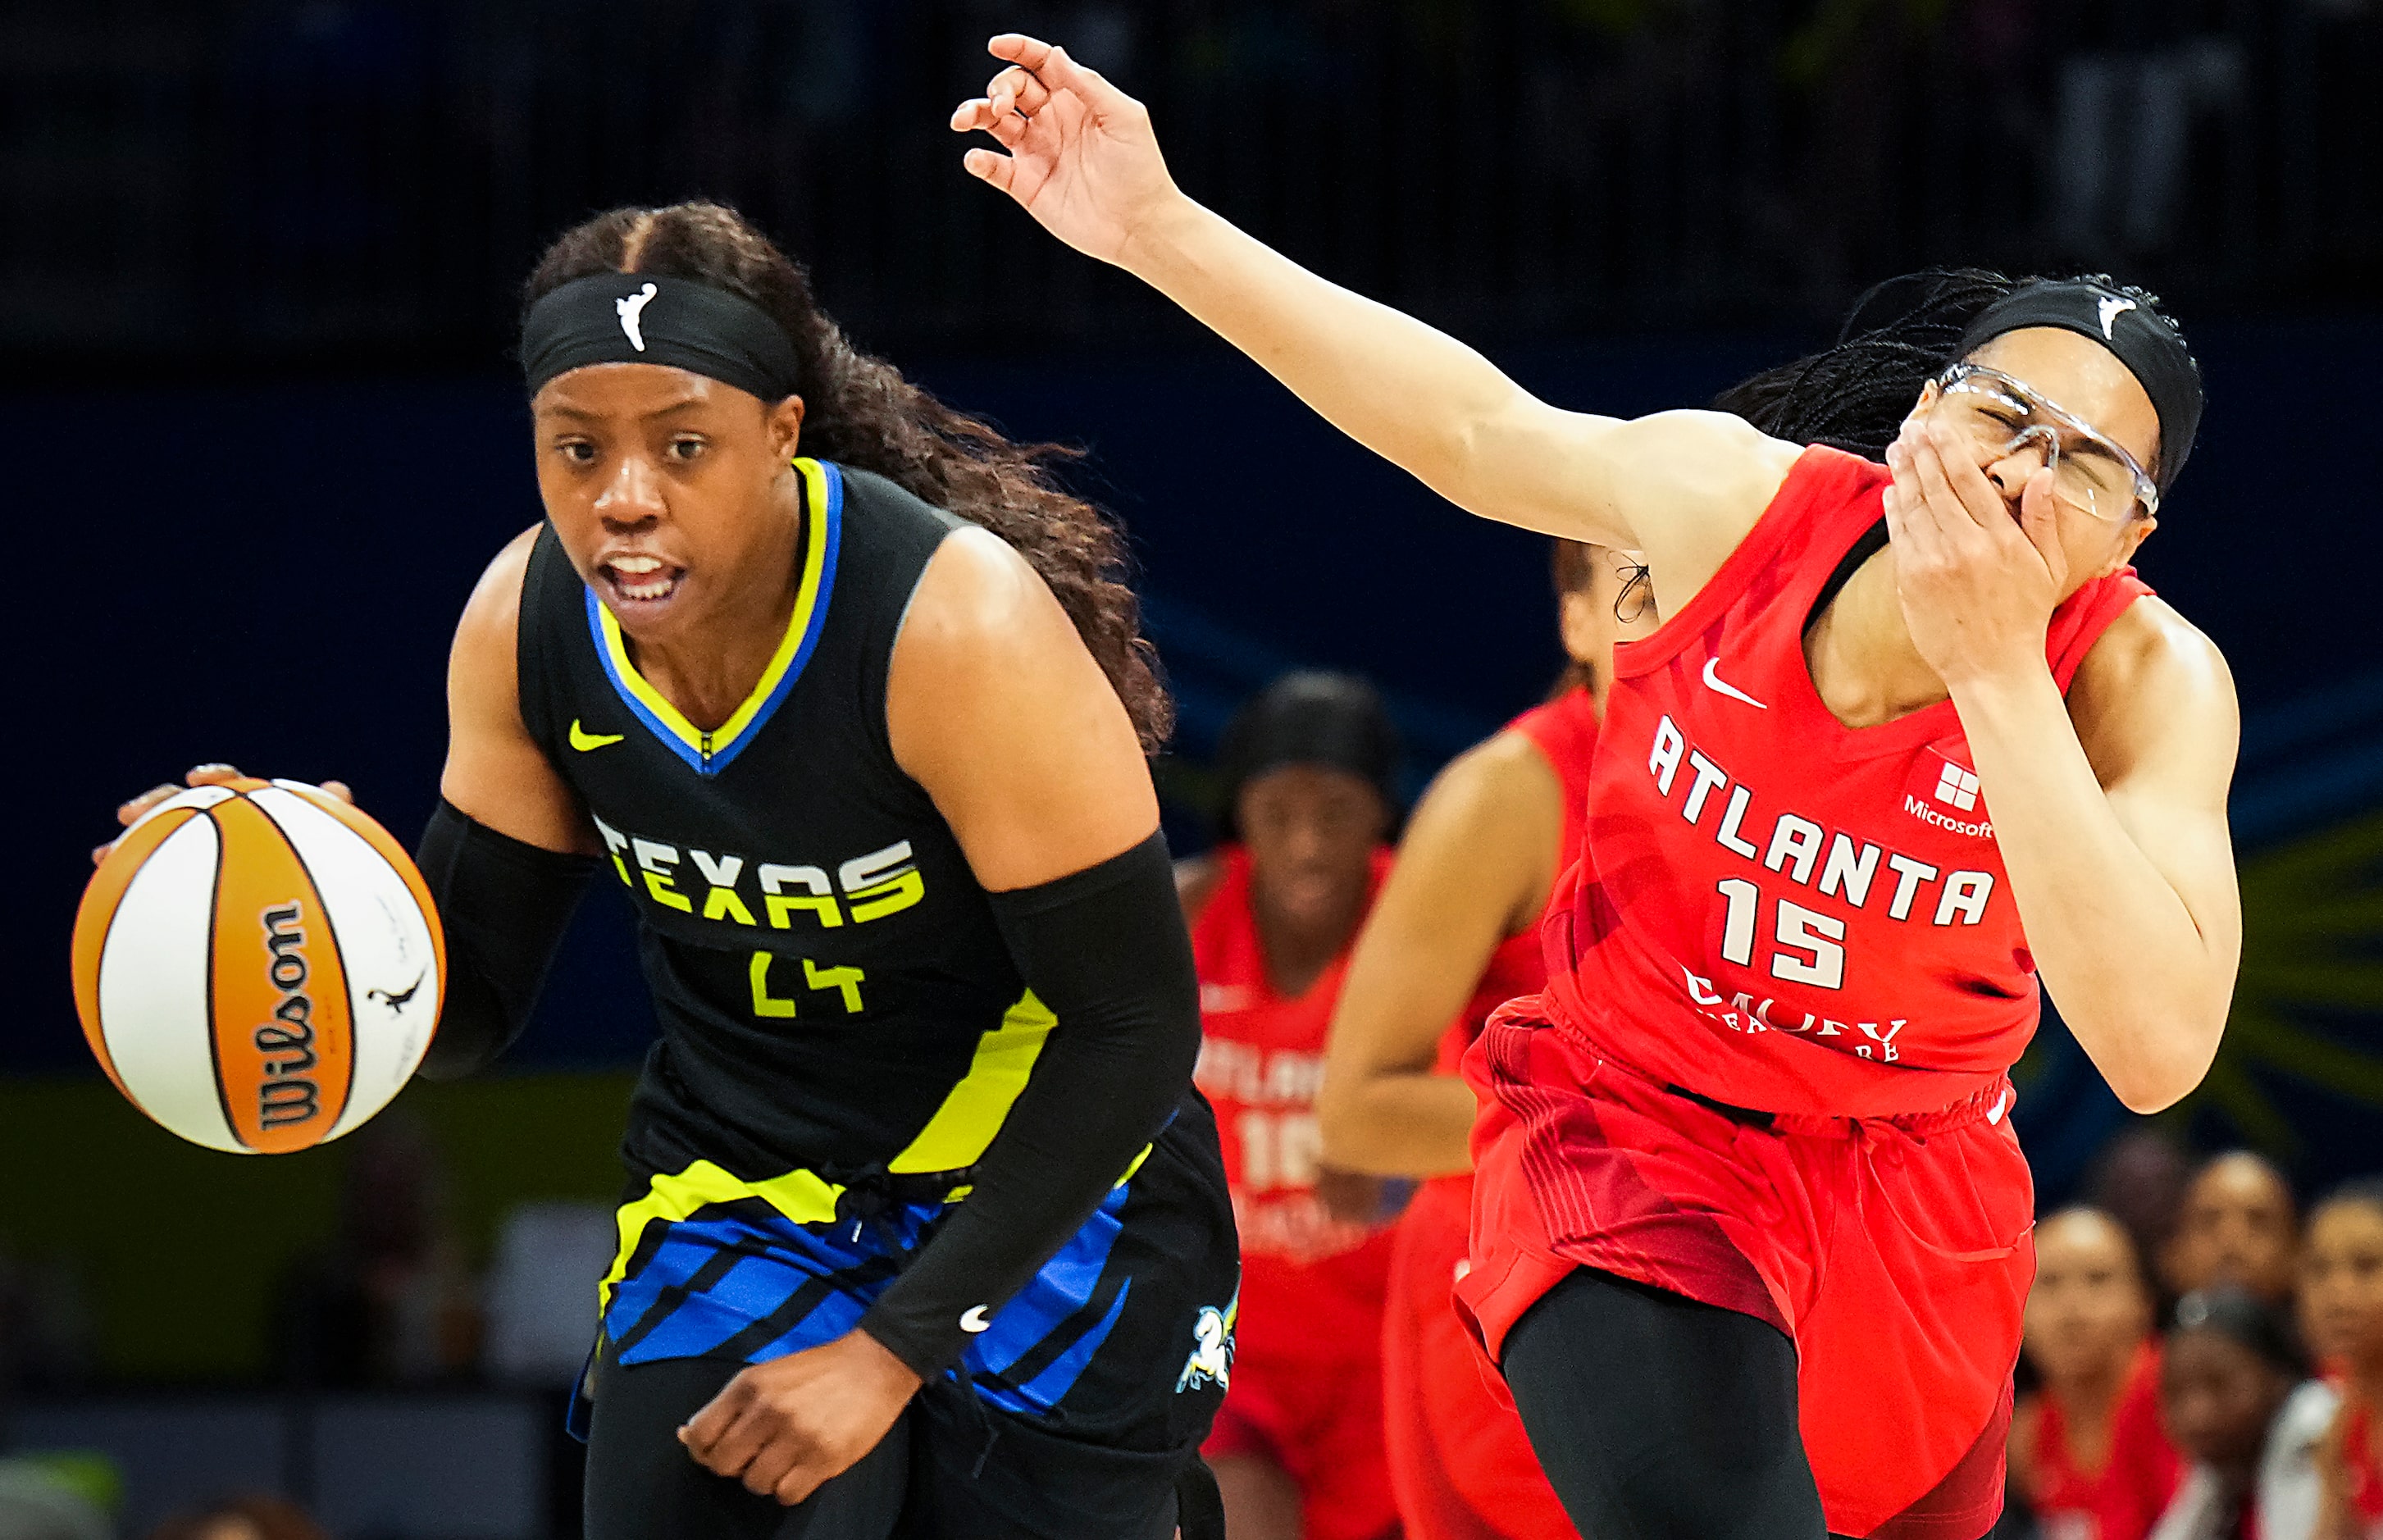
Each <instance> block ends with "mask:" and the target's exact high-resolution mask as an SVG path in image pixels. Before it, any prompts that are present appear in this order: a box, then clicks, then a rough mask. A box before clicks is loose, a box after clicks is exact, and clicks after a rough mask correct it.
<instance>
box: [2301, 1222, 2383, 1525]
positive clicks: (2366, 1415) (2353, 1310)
mask: <svg viewBox="0 0 2383 1540" xmlns="http://www.w3.org/2000/svg"><path fill="white" fill-rule="evenodd" d="M2301 1310H2302V1317H2303V1321H2304V1322H2305V1323H2306V1330H2307V1333H2308V1336H2309V1338H2310V1346H2312V1347H2313V1348H2315V1349H2317V1351H2318V1354H2319V1356H2320V1358H2322V1359H2324V1360H2325V1361H2326V1367H2327V1370H2328V1371H2329V1372H2332V1373H2336V1374H2339V1375H2340V1380H2341V1382H2342V1398H2341V1411H2340V1413H2339V1414H2337V1415H2336V1416H2335V1418H2334V1421H2333V1427H2332V1429H2331V1430H2330V1431H2329V1432H2328V1433H2327V1435H2326V1439H2325V1442H2324V1444H2323V1445H2322V1446H2320V1447H2319V1449H2318V1452H2317V1465H2318V1470H2319V1472H2320V1473H2321V1474H2322V1475H2323V1477H2324V1480H2325V1509H2324V1513H2323V1516H2322V1518H2321V1519H2320V1521H2319V1522H2318V1524H2317V1531H2316V1540H2383V1412H2378V1410H2377V1409H2378V1408H2383V1179H2378V1178H2376V1177H2368V1178H2366V1179H2364V1180H2363V1181H2356V1182H2352V1183H2350V1184H2348V1185H2347V1186H2345V1187H2342V1188H2340V1189H2336V1190H2335V1191H2334V1192H2333V1194H2332V1195H2331V1196H2329V1197H2327V1199H2326V1200H2325V1201H2323V1202H2322V1203H2319V1204H2318V1205H2317V1206H2316V1212H2315V1214H2311V1215H2310V1216H2309V1229H2308V1245H2307V1250H2306V1254H2305V1256H2304V1257H2303V1260H2302V1264H2301Z"/></svg>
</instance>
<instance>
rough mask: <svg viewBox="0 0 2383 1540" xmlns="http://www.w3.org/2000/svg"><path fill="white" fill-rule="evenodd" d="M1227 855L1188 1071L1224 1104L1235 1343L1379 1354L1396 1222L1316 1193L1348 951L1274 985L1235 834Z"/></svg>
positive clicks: (1210, 908) (1219, 1120) (1378, 878)
mask: <svg viewBox="0 0 2383 1540" xmlns="http://www.w3.org/2000/svg"><path fill="white" fill-rule="evenodd" d="M1219 856H1220V859H1221V861H1222V864H1223V867H1224V873H1223V876H1222V877H1221V878H1220V879H1219V880H1218V881H1217V883H1216V891H1215V892H1214V893H1211V894H1210V895H1209V898H1208V901H1207V903H1206V904H1205V905H1204V906H1202V908H1201V910H1200V913H1199V914H1198V916H1197V917H1195V918H1193V920H1192V922H1191V953H1192V956H1193V959H1194V960H1195V961H1196V962H1197V963H1198V965H1199V970H1200V1064H1199V1068H1198V1069H1197V1070H1196V1071H1195V1072H1194V1074H1193V1078H1194V1080H1195V1082H1196V1083H1197V1084H1198V1085H1199V1087H1200V1090H1202V1091H1203V1092H1204V1094H1205V1095H1206V1096H1207V1098H1208V1100H1209V1102H1210V1103H1213V1104H1214V1105H1215V1107H1216V1130H1217V1132H1218V1134H1219V1135H1220V1136H1221V1137H1222V1142H1223V1145H1224V1153H1225V1177H1226V1180H1227V1181H1228V1182H1229V1184H1230V1186H1231V1188H1232V1193H1233V1219H1234V1223H1235V1224H1236V1225H1237V1226H1239V1227H1240V1229H1241V1315H1240V1322H1239V1326H1238V1337H1239V1353H1240V1355H1241V1357H1243V1358H1249V1357H1255V1358H1258V1359H1260V1360H1263V1359H1265V1358H1267V1357H1272V1356H1277V1355H1280V1356H1287V1357H1303V1358H1314V1357H1318V1356H1321V1357H1347V1356H1351V1355H1352V1354H1362V1355H1365V1356H1371V1355H1374V1354H1376V1353H1378V1352H1379V1351H1380V1342H1381V1311H1382V1299H1383V1295H1384V1294H1385V1292H1386V1291H1387V1290H1388V1288H1389V1263H1390V1236H1391V1231H1390V1229H1389V1227H1388V1226H1377V1227H1367V1226H1361V1225H1352V1224H1349V1223H1346V1222H1344V1221H1341V1220H1338V1219H1334V1218H1333V1217H1332V1216H1331V1215H1330V1214H1327V1213H1326V1212H1325V1209H1324V1205H1323V1202H1322V1201H1320V1200H1319V1199H1318V1198H1317V1197H1316V1195H1315V1174H1316V1163H1317V1157H1318V1156H1319V1155H1320V1154H1321V1153H1322V1152H1323V1148H1324V1140H1323V1136H1322V1133H1321V1131H1320V1129H1319V1127H1318V1126H1317V1123H1316V1121H1315V1092H1316V1090H1317V1088H1318V1087H1319V1086H1320V1085H1321V1084H1322V1083H1323V1079H1324V1043H1325V1039H1326V1037H1327V1033H1328V1031H1329V1029H1330V1027H1331V1025H1332V1008H1333V1006H1334V1005H1335V1004H1337V1003H1338V1002H1339V1000H1340V980H1341V979H1342V978H1343V977H1344V976H1346V974H1347V973H1348V970H1349V955H1348V953H1347V952H1345V951H1344V952H1342V953H1341V955H1340V956H1338V957H1336V958H1334V959H1333V960H1332V964H1331V966H1330V967H1327V968H1326V969H1325V970H1324V972H1323V974H1322V975H1321V976H1320V977H1318V978H1317V979H1316V980H1315V983H1314V984H1312V985H1310V986H1309V987H1308V990H1307V992H1306V993H1304V994H1303V995H1300V996H1299V997H1298V998H1296V999H1285V998H1283V997H1282V996H1281V995H1278V994H1277V993H1276V992H1275V991H1274V985H1273V984H1272V982H1271V981H1270V980H1269V979H1267V976H1266V953H1265V949H1264V948H1263V947H1262V946H1261V945H1260V943H1259V941H1258V926H1257V916H1256V914H1255V912H1254V910H1253V908H1252V906H1251V898H1252V894H1251V891H1250V878H1251V871H1250V856H1249V852H1248V851H1247V850H1245V849H1243V848H1241V846H1239V845H1227V846H1225V847H1223V849H1222V850H1221V851H1220V852H1219ZM1389 866H1390V853H1389V851H1388V850H1380V851H1377V852H1376V853H1375V855H1374V871H1373V889H1372V892H1371V893H1368V894H1367V895H1366V900H1365V904H1366V907H1367V908H1368V909H1371V908H1372V906H1373V894H1374V893H1379V892H1380V891H1381V885H1382V879H1383V877H1384V876H1385V875H1387V874H1388V872H1389Z"/></svg>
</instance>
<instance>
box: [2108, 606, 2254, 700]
mask: <svg viewBox="0 0 2383 1540" xmlns="http://www.w3.org/2000/svg"><path fill="white" fill-rule="evenodd" d="M2069 697H2070V700H2071V702H2072V703H2078V702H2082V703H2084V704H2086V705H2088V706H2089V707H2091V708H2096V709H2112V710H2115V709H2118V708H2122V707H2130V708H2133V709H2135V710H2143V711H2156V712H2161V713H2174V712H2179V711H2183V712H2202V711H2212V712H2217V713H2221V714H2223V715H2226V716H2228V717H2231V716H2233V715H2234V714H2235V713H2236V709H2237V708H2236V702H2235V695H2234V675H2233V672H2232V671H2231V670H2229V668H2228V667H2227V666H2226V656H2225V654H2224V653H2222V652H2220V651H2219V650H2218V647H2217V644H2216V642H2214V641H2212V640H2211V639H2210V638H2209V635H2208V634H2207V633H2206V632H2204V631H2203V630H2202V629H2201V628H2200V627H2199V626H2196V625H2194V624H2193V623H2192V622H2191V621H2188V620H2186V619H2185V618H2184V616H2183V615H2182V614H2180V613H2179V612H2178V610H2177V609H2176V607H2175V606H2174V605H2172V604H2170V603H2168V602H2167V600H2166V599H2163V598H2159V597H2158V596H2157V595H2155V594H2145V595H2143V596H2142V598H2138V599H2136V600H2135V601H2134V602H2133V603H2132V604H2130V605H2128V606H2127V607H2126V609H2124V610H2120V611H2119V612H2118V617H2117V618H2116V619H2115V620H2113V621H2112V622H2110V624H2109V628H2108V629H2107V630H2105V631H2104V632H2103V633H2102V634H2101V635H2100V636H2098V637H2096V638H2095V639H2094V642H2093V647H2091V648H2090V649H2088V651H2087V652H2086V654H2085V658H2084V660H2083V662H2082V663H2081V664H2080V665H2079V667H2078V670H2077V677H2076V680H2075V683H2074V684H2072V685H2071V686H2070V690H2069Z"/></svg>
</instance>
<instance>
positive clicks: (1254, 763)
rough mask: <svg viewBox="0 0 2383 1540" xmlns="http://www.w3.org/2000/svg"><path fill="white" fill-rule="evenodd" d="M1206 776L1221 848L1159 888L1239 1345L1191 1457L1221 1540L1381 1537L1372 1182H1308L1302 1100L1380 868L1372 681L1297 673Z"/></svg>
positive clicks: (1378, 1223) (1318, 1147)
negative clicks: (1227, 1212) (1208, 1471)
mask: <svg viewBox="0 0 2383 1540" xmlns="http://www.w3.org/2000/svg"><path fill="white" fill-rule="evenodd" d="M1217 758H1218V760H1219V761H1220V769H1221V770H1223V772H1224V781H1225V796H1226V801H1225V811H1224V822H1225V828H1224V834H1225V843H1224V844H1222V845H1220V846H1219V847H1218V848H1217V849H1216V852H1215V853H1214V854H1212V855H1210V856H1196V857H1193V858H1192V859H1191V860H1188V861H1185V862H1184V863H1182V865H1181V866H1180V867H1179V869H1178V873H1177V881H1178V885H1179V891H1180V893H1181V896H1182V900H1183V913H1184V915H1185V917H1186V918H1187V919H1189V920H1190V922H1191V951H1192V955H1193V957H1194V958H1195V960H1196V961H1197V962H1198V964H1199V970H1200V1016H1201V1043H1200V1065H1199V1068H1198V1070H1197V1071H1196V1072H1195V1075H1194V1078H1195V1080H1196V1081H1197V1083H1198V1084H1199V1087H1200V1089H1201V1090H1203V1091H1204V1092H1205V1093H1206V1094H1207V1097H1208V1099H1209V1101H1211V1102H1212V1103H1215V1105H1216V1128H1217V1132H1218V1133H1219V1134H1221V1135H1222V1136H1223V1142H1224V1153H1225V1176H1226V1179H1227V1180H1228V1181H1229V1183H1230V1185H1231V1188H1232V1194H1233V1217H1234V1221H1235V1223H1236V1224H1237V1225H1238V1226H1240V1228H1241V1302H1240V1315H1239V1327H1240V1330H1239V1343H1238V1346H1237V1347H1236V1348H1234V1349H1233V1357H1232V1360H1231V1365H1232V1376H1231V1379H1230V1380H1229V1388H1228V1389H1227V1391H1226V1392H1225V1403H1224V1406H1223V1408H1222V1409H1221V1410H1220V1411H1218V1412H1217V1414H1216V1429H1215V1431H1214V1433H1212V1434H1211V1435H1210V1436H1209V1439H1208V1442H1207V1445H1206V1447H1205V1448H1204V1450H1203V1451H1202V1452H1203V1453H1204V1454H1205V1455H1206V1456H1207V1459H1208V1463H1209V1464H1210V1466H1212V1467H1213V1468H1214V1469H1215V1471H1216V1485H1217V1487H1218V1489H1219V1491H1221V1492H1222V1494H1223V1496H1224V1499H1225V1528H1226V1532H1227V1533H1228V1534H1230V1535H1231V1536H1232V1537H1233V1540H1378V1537H1381V1536H1386V1535H1389V1534H1393V1533H1395V1532H1396V1530H1397V1528H1398V1510H1397V1509H1396V1507H1395V1506H1394V1505H1393V1502H1392V1498H1391V1494H1390V1475H1389V1453H1388V1450H1387V1448H1385V1445H1384V1439H1383V1429H1382V1313H1383V1308H1384V1301H1385V1299H1386V1297H1387V1295H1388V1293H1389V1270H1390V1248H1391V1236H1392V1231H1391V1230H1390V1228H1389V1226H1387V1225H1386V1224H1385V1223H1383V1221H1384V1220H1385V1219H1386V1218H1387V1217H1389V1216H1388V1215H1387V1214H1384V1213H1383V1204H1382V1201H1381V1195H1382V1191H1383V1187H1382V1183H1381V1182H1380V1181H1379V1180H1378V1179H1377V1178H1375V1177H1361V1176H1357V1175H1355V1174H1353V1173H1347V1172H1333V1171H1328V1170H1327V1169H1325V1167H1324V1166H1323V1164H1322V1160H1321V1157H1322V1154H1323V1145H1324V1141H1323V1136H1322V1130H1321V1127H1320V1126H1319V1125H1318V1124H1317V1122H1316V1116H1315V1093H1316V1090H1317V1089H1318V1088H1319V1087H1320V1086H1321V1085H1322V1083H1323V1079H1324V1044H1325V1039H1326V1036H1327V1029H1328V1028H1329V1027H1330V1024H1331V1020H1332V1008H1333V1006H1334V1004H1336V1003H1337V1002H1338V1001H1339V998H1340V980H1341V977H1342V975H1343V974H1344V973H1345V972H1346V971H1347V969H1348V964H1349V948H1350V945H1351V943H1352V942H1354V941H1355V940H1356V938H1357V928H1358V927H1359V926H1360V925H1362V924H1363V923H1364V918H1365V915H1366V912H1367V911H1368V910H1370V909H1371V908H1372V907H1373V904H1374V895H1375V893H1377V891H1378V890H1379V889H1380V886H1381V881H1382V878H1383V876H1384V875H1385V874H1386V873H1387V872H1388V871H1389V862H1390V853H1389V847H1388V845H1387V844H1386V843H1385V842H1387V841H1388V840H1389V837H1390V835H1391V833H1392V832H1393V831H1394V829H1395V828H1396V826H1397V823H1398V814H1399V807H1398V802H1397V794H1396V792H1395V790H1394V782H1393V780H1392V776H1393V771H1394V770H1395V766H1396V761H1397V758H1398V740H1397V734H1396V732H1395V730H1394V729H1393V728H1392V727H1391V725H1390V720H1389V714H1388V712H1386V711H1385V710H1384V709H1383V707H1382V702H1381V697H1380V696H1377V695H1376V694H1375V693H1374V690H1373V687H1372V686H1371V685H1369V684H1364V682H1363V681H1361V680H1357V679H1352V678H1350V677H1348V676H1347V675H1345V674H1328V673H1295V674H1290V675H1288V676H1286V677H1285V678H1282V679H1280V680H1278V681H1276V682H1275V683H1274V684H1270V685H1268V686H1267V687H1266V689H1265V690H1264V691H1263V692H1261V693H1260V694H1259V695H1258V696H1257V697H1256V698H1255V699H1253V700H1252V701H1251V702H1250V703H1249V704H1248V705H1246V706H1244V707H1243V708H1241V710H1240V711H1239V712H1238V713H1236V714H1235V716H1234V718H1233V720H1232V721H1231V722H1230V723H1229V725H1228V726H1227V727H1226V729H1225V735H1224V740H1223V742H1222V744H1221V745H1220V747H1219V752H1218V755H1217ZM1232 1329H1233V1323H1231V1322H1227V1323H1226V1330H1227V1331H1231V1330H1232ZM1218 1377H1219V1378H1223V1377H1224V1376H1223V1375H1222V1374H1219V1375H1218Z"/></svg>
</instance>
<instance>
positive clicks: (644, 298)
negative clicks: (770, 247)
mask: <svg viewBox="0 0 2383 1540" xmlns="http://www.w3.org/2000/svg"><path fill="white" fill-rule="evenodd" d="M660 292H661V290H658V289H656V288H655V287H654V286H653V285H652V284H651V283H648V284H647V285H646V287H644V288H643V289H640V290H637V291H636V293H635V294H632V295H630V296H629V297H628V298H627V299H625V300H615V301H613V302H612V308H613V310H615V311H617V312H618V313H619V314H620V316H621V335H622V336H624V337H625V338H627V339H629V346H631V347H632V348H635V349H636V350H637V351H639V352H644V351H646V334H645V331H644V328H643V325H642V323H640V322H639V320H638V316H640V315H641V314H644V312H645V308H646V306H648V305H649V304H651V303H652V302H653V299H654V296H655V295H656V294H658V293H660ZM2103 303H2105V305H2106V304H2107V303H2108V301H2106V300H2105V301H2104V302H2103Z"/></svg>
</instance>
